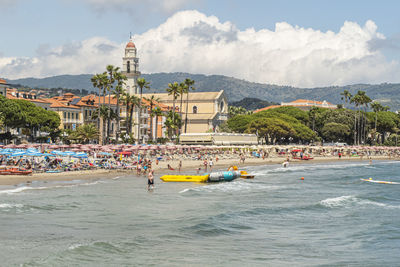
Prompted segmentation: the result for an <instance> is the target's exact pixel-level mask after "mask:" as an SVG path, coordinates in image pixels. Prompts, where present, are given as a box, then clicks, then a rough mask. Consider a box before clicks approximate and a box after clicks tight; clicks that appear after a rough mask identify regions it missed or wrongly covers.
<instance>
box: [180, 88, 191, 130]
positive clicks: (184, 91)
mask: <svg viewBox="0 0 400 267" xmlns="http://www.w3.org/2000/svg"><path fill="white" fill-rule="evenodd" d="M188 90H189V87H188V86H187V85H186V83H185V82H181V83H180V84H179V95H180V97H181V100H180V106H179V115H180V116H181V118H182V103H183V94H186V93H187V91H188ZM180 133H181V129H179V134H180Z"/></svg>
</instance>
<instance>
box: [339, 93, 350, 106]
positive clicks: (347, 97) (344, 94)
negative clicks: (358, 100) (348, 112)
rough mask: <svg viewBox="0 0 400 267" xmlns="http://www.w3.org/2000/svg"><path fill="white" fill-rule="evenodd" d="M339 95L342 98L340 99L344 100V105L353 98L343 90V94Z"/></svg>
mask: <svg viewBox="0 0 400 267" xmlns="http://www.w3.org/2000/svg"><path fill="white" fill-rule="evenodd" d="M340 95H341V96H342V97H341V99H342V100H344V102H345V103H346V104H347V102H350V100H351V98H352V97H353V95H352V94H351V93H350V92H349V91H348V90H344V91H343V93H340Z"/></svg>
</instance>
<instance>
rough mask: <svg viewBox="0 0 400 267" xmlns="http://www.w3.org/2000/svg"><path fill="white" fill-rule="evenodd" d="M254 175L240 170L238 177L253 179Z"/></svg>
mask: <svg viewBox="0 0 400 267" xmlns="http://www.w3.org/2000/svg"><path fill="white" fill-rule="evenodd" d="M254 176H255V175H254V174H250V173H247V172H246V171H240V178H243V179H253V178H254Z"/></svg>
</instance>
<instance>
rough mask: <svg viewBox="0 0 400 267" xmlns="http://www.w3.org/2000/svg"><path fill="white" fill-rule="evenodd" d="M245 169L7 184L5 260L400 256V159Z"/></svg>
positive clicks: (381, 262)
mask: <svg viewBox="0 0 400 267" xmlns="http://www.w3.org/2000/svg"><path fill="white" fill-rule="evenodd" d="M245 169H246V171H247V172H249V173H254V174H255V175H256V176H255V178H254V179H236V180H234V181H232V182H222V183H215V184H196V183H164V182H162V181H161V180H160V179H158V177H159V176H156V179H155V188H154V190H151V191H148V190H147V180H146V178H145V177H136V176H134V175H132V176H130V175H124V176H120V177H115V178H113V179H104V180H103V179H98V180H93V181H84V180H79V177H76V180H74V181H68V182H32V183H31V184H28V185H27V184H21V185H18V186H13V187H10V186H3V187H0V259H1V262H0V266H400V184H396V183H400V161H373V162H372V164H370V163H369V162H368V161H351V162H346V161H339V160H338V161H336V162H331V163H309V164H291V165H290V166H289V167H288V168H283V167H282V166H281V165H278V164H276V165H264V166H251V167H247V168H245ZM301 177H303V178H304V179H302V178H301ZM370 177H371V178H373V179H374V180H381V181H391V182H395V183H394V184H381V183H373V182H368V181H363V180H361V179H368V178H370Z"/></svg>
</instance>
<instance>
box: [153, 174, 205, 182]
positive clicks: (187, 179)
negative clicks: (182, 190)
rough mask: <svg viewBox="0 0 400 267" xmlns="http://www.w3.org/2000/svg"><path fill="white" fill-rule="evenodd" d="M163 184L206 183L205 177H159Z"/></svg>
mask: <svg viewBox="0 0 400 267" xmlns="http://www.w3.org/2000/svg"><path fill="white" fill-rule="evenodd" d="M160 179H161V180H163V181H164V182H195V183H205V182H207V181H208V174H207V175H163V176H161V177H160Z"/></svg>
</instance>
